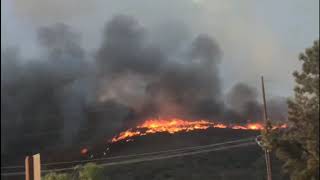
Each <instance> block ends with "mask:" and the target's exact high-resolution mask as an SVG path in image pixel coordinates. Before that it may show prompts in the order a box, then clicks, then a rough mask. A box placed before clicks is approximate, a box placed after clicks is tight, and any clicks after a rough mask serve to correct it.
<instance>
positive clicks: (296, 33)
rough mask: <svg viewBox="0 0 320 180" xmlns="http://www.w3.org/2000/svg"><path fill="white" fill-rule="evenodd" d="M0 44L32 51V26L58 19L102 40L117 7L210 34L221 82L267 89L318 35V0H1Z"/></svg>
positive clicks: (284, 84)
mask: <svg viewBox="0 0 320 180" xmlns="http://www.w3.org/2000/svg"><path fill="white" fill-rule="evenodd" d="M1 5H2V6H1V13H2V14H1V37H2V38H1V39H2V40H1V44H2V47H6V46H18V47H20V49H21V51H22V52H23V54H24V55H25V56H27V57H32V56H35V55H36V54H37V53H38V47H37V45H36V43H35V30H36V29H37V28H38V27H41V26H44V25H50V24H54V23H57V22H64V23H66V24H69V25H71V26H72V27H74V29H75V30H76V31H78V32H81V33H82V35H83V45H84V47H86V48H89V49H90V50H94V49H95V48H97V47H98V46H99V45H100V36H101V32H102V29H103V27H104V25H105V23H106V21H108V20H109V19H111V18H112V17H113V16H114V15H117V14H126V15H132V16H135V17H136V18H137V19H138V20H139V22H140V23H141V24H142V25H144V26H146V27H147V28H148V29H151V31H161V30H164V31H165V29H161V27H162V26H161V25H163V24H166V23H179V24H183V25H185V26H186V27H189V28H190V29H189V31H190V33H191V34H193V35H194V36H195V35H196V34H199V33H207V34H210V35H211V36H212V37H213V38H215V39H216V40H217V42H218V43H219V45H220V46H221V49H222V51H223V61H222V63H221V65H220V76H221V78H222V79H223V87H224V89H225V90H228V89H230V87H231V86H232V85H234V84H235V83H237V82H245V83H248V84H250V85H252V86H256V87H258V88H259V87H260V84H258V83H259V80H260V79H259V76H260V75H262V74H263V75H264V76H265V78H266V79H267V83H266V86H267V88H268V92H269V94H270V95H271V94H272V95H279V96H289V95H291V94H292V87H293V78H292V75H291V74H292V72H293V71H294V70H295V69H297V68H299V67H300V66H299V62H298V60H297V57H298V54H299V52H301V51H302V50H303V49H305V48H306V47H309V46H311V45H312V42H313V41H314V40H315V39H318V38H319V0H307V1H302V0H282V1H278V0H265V1H256V0H241V1H239V0H228V1H226V0H134V1H133V0H117V1H115V0H90V1H89V0H54V1H53V0H1Z"/></svg>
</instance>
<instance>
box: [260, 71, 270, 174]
mask: <svg viewBox="0 0 320 180" xmlns="http://www.w3.org/2000/svg"><path fill="white" fill-rule="evenodd" d="M261 84H262V97H263V112H264V122H265V131H266V133H269V130H270V125H269V118H268V112H267V103H266V94H265V89H264V80H263V76H261ZM264 155H265V159H266V167H267V180H272V169H271V160H270V152H269V150H268V149H267V148H264Z"/></svg>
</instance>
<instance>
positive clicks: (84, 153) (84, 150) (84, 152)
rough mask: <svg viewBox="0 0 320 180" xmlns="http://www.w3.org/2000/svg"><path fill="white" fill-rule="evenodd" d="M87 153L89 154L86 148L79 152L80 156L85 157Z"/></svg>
mask: <svg viewBox="0 0 320 180" xmlns="http://www.w3.org/2000/svg"><path fill="white" fill-rule="evenodd" d="M88 152H89V150H88V149H87V148H82V149H81V151H80V153H81V154H82V155H86V154H87V153H88Z"/></svg>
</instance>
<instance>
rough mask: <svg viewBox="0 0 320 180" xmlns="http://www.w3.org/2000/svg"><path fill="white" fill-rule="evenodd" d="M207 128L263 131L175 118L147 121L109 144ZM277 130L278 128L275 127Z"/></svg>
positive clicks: (253, 125) (255, 126)
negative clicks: (162, 133) (163, 133)
mask: <svg viewBox="0 0 320 180" xmlns="http://www.w3.org/2000/svg"><path fill="white" fill-rule="evenodd" d="M286 127H287V126H284V125H282V126H279V128H286ZM208 128H219V129H221V128H222V129H225V128H230V129H242V130H262V129H264V126H263V124H261V123H248V124H246V125H226V124H222V123H214V122H211V121H206V120H196V121H189V120H182V119H177V118H172V119H148V120H146V121H144V122H143V123H142V124H141V125H138V126H137V127H135V128H131V129H128V130H126V131H123V132H121V133H120V134H119V135H117V136H115V137H113V138H112V140H111V142H118V141H122V140H126V141H128V140H129V139H130V138H132V137H135V136H145V135H148V134H154V133H161V132H166V133H170V134H174V133H177V132H189V131H194V130H205V129H208ZM275 128H278V127H275Z"/></svg>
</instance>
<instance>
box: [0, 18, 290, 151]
mask: <svg viewBox="0 0 320 180" xmlns="http://www.w3.org/2000/svg"><path fill="white" fill-rule="evenodd" d="M162 29H167V30H166V31H161V32H160V33H161V34H160V35H156V36H155V35H154V34H152V33H155V32H153V31H152V32H150V30H149V29H147V28H146V27H145V26H143V25H141V24H140V23H139V22H138V21H137V20H136V19H135V18H133V17H131V16H125V15H119V16H115V17H114V18H113V19H112V20H111V21H109V22H108V23H107V24H106V26H105V29H104V31H103V35H102V43H101V45H100V47H99V48H98V49H97V51H96V52H95V53H93V55H92V54H90V52H88V50H86V49H84V48H82V46H81V36H80V34H78V33H76V32H74V31H73V30H72V29H71V28H70V27H69V26H67V25H65V24H55V25H53V26H48V27H44V28H41V29H40V30H39V31H38V36H37V37H38V42H39V44H40V45H41V47H42V49H41V50H42V51H41V53H40V54H39V56H38V58H37V59H33V60H25V59H24V58H23V57H20V56H19V52H18V50H12V49H9V50H3V51H2V52H1V65H2V66H1V99H2V100H1V114H2V115H1V125H2V126H1V129H2V134H1V137H6V138H7V139H6V140H5V141H2V142H3V143H5V146H6V147H7V148H8V149H6V151H7V152H9V151H12V152H14V150H15V149H19V148H21V147H22V146H21V144H19V143H20V142H21V137H23V136H24V134H26V133H35V134H37V133H39V132H48V131H52V129H54V130H55V131H59V132H61V133H59V134H60V135H61V137H60V139H59V138H58V140H57V137H54V138H56V140H48V139H47V138H46V137H40V138H39V139H37V141H38V142H42V143H43V139H46V141H45V142H46V143H44V144H42V145H46V144H49V145H52V144H59V143H61V142H63V143H64V144H65V145H70V146H71V145H72V144H73V143H79V142H81V140H83V138H82V137H81V135H82V134H83V129H84V130H88V129H89V131H86V139H85V140H91V141H92V140H93V139H95V138H99V137H108V136H111V135H112V134H113V133H114V132H115V131H118V130H120V129H121V128H124V127H128V126H132V125H134V124H136V123H138V122H140V121H141V120H143V119H145V118H148V117H156V116H161V117H180V118H190V119H191V118H205V119H214V120H221V121H227V122H246V121H247V120H252V121H256V120H261V114H262V113H261V109H262V108H261V104H260V103H259V101H258V100H257V98H258V93H257V91H256V89H254V88H252V87H249V86H247V85H245V84H238V85H236V86H235V87H234V88H233V89H232V90H231V91H230V92H229V93H227V98H226V99H224V98H223V96H224V94H223V91H222V88H221V85H222V82H221V80H220V79H221V78H220V75H219V74H220V72H219V64H220V63H221V57H222V54H223V53H222V49H221V48H220V46H219V44H218V43H217V41H216V40H215V39H214V38H212V37H211V36H209V35H206V34H200V35H191V34H190V33H188V32H190V31H189V30H188V28H187V27H186V26H185V25H183V24H179V23H175V24H174V25H172V23H171V24H170V23H168V24H164V25H163V28H162ZM179 29H182V30H183V31H182V32H185V33H183V34H182V35H181V34H180V30H179ZM184 29H185V30H184ZM158 33H159V32H158ZM172 37H176V38H172ZM166 45H170V48H168V46H166ZM270 105H271V106H272V108H270V110H272V111H274V112H275V111H276V110H278V111H277V113H276V114H278V115H277V117H281V118H282V117H284V116H286V115H285V114H281V113H283V112H282V109H283V108H282V109H281V108H278V107H283V106H284V104H283V103H278V101H277V100H273V101H272V103H270ZM8 130H9V131H8ZM54 138H53V139H54ZM90 138H91V139H90ZM9 142H10V143H9ZM14 142H16V143H14ZM25 143H27V142H25ZM29 146H30V145H29ZM32 147H33V148H35V149H39V148H40V147H39V146H37V145H34V146H32ZM48 147H50V146H48Z"/></svg>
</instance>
